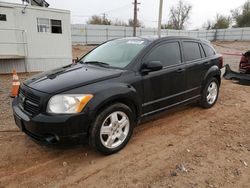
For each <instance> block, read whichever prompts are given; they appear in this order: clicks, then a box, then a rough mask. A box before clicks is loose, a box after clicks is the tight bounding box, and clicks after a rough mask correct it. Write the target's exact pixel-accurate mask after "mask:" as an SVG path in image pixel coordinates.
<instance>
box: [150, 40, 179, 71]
mask: <svg viewBox="0 0 250 188" xmlns="http://www.w3.org/2000/svg"><path fill="white" fill-rule="evenodd" d="M146 60H147V61H160V62H161V63H162V65H163V67H166V66H171V65H176V64H179V63H181V53H180V45H179V43H178V42H169V43H165V44H162V45H160V46H158V47H156V48H155V49H153V51H151V52H150V54H149V55H148V57H147V58H146Z"/></svg>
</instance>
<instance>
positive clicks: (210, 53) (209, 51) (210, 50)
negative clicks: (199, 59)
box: [203, 44, 215, 57]
mask: <svg viewBox="0 0 250 188" xmlns="http://www.w3.org/2000/svg"><path fill="white" fill-rule="evenodd" d="M203 48H204V50H205V53H206V56H207V57H210V56H213V55H214V54H215V51H214V49H213V48H211V47H210V46H208V45H206V44H203Z"/></svg>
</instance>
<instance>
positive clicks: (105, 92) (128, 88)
mask: <svg viewBox="0 0 250 188" xmlns="http://www.w3.org/2000/svg"><path fill="white" fill-rule="evenodd" d="M121 101H126V102H128V103H130V104H132V105H133V106H134V107H135V110H136V113H137V114H136V116H137V117H138V116H140V114H141V104H142V101H141V98H140V97H139V95H138V93H137V91H136V89H135V88H134V87H133V86H132V85H128V84H124V83H109V84H105V85H103V86H102V87H101V89H100V90H99V91H98V92H96V93H95V95H94V98H93V99H92V100H91V102H90V103H89V104H88V105H87V106H88V110H89V111H90V112H91V116H92V117H95V116H96V115H97V113H98V111H99V110H100V109H102V108H103V107H104V106H106V105H108V104H111V103H113V102H121Z"/></svg>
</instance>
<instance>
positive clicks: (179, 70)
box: [176, 68, 186, 73]
mask: <svg viewBox="0 0 250 188" xmlns="http://www.w3.org/2000/svg"><path fill="white" fill-rule="evenodd" d="M185 70H186V69H184V68H179V69H177V71H176V72H178V73H182V72H184V71H185Z"/></svg>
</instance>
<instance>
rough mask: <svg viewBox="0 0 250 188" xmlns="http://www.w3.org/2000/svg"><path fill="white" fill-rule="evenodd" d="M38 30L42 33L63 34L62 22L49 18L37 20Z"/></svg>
mask: <svg viewBox="0 0 250 188" xmlns="http://www.w3.org/2000/svg"><path fill="white" fill-rule="evenodd" d="M37 30H38V32H40V33H43V32H49V33H62V21H61V20H52V19H51V20H50V19H48V18H37Z"/></svg>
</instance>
